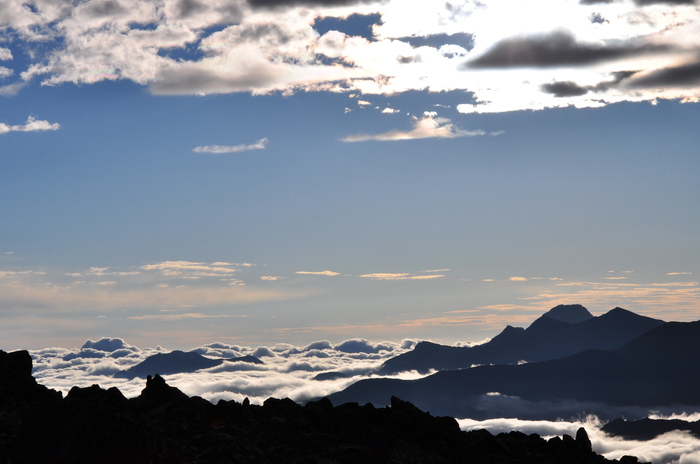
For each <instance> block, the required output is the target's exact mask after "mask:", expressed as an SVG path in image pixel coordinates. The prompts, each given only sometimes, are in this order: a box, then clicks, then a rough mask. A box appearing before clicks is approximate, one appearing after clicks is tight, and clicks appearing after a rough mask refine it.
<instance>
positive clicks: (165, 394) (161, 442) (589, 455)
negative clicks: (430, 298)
mask: <svg viewBox="0 0 700 464" xmlns="http://www.w3.org/2000/svg"><path fill="white" fill-rule="evenodd" d="M31 370H32V361H31V357H30V356H29V353H27V352H26V351H19V352H14V353H9V354H8V353H5V352H2V351H0V463H2V464H10V463H12V464H25V463H26V464H29V463H31V464H35V463H52V464H63V463H74V464H80V463H96V462H99V463H103V464H104V463H106V464H109V463H120V464H122V463H131V464H141V463H143V464H160V463H163V464H165V463H167V464H180V463H183V464H184V463H280V462H284V463H353V464H355V463H358V462H361V463H404V462H406V463H407V462H420V463H479V464H481V463H494V464H495V463H524V464H525V463H527V464H529V463H533V464H535V463H537V464H547V463H552V464H553V463H564V462H565V463H572V464H588V463H591V464H592V463H601V464H602V463H606V462H617V461H608V460H606V459H605V458H603V457H602V456H599V455H597V454H596V453H594V452H593V451H592V450H591V442H590V440H589V439H588V435H587V434H586V431H585V430H584V429H583V428H581V429H579V431H578V433H577V434H576V438H572V437H570V436H567V435H564V436H563V437H562V438H560V437H555V438H552V439H550V440H548V441H547V440H544V439H542V438H541V437H539V436H537V435H534V434H533V435H525V434H522V433H518V432H511V433H507V434H499V435H497V436H493V435H492V434H491V433H489V432H487V431H484V430H481V431H473V432H462V431H460V430H459V427H458V425H457V422H456V421H455V420H454V419H452V418H449V417H433V416H431V415H430V414H427V413H425V412H422V411H420V410H419V409H418V408H416V407H415V406H413V405H412V404H410V403H407V402H404V401H401V400H399V399H398V398H395V397H394V398H391V400H390V403H391V404H390V407H387V408H379V409H378V408H374V407H373V406H371V405H366V406H359V405H358V404H355V403H350V404H345V405H340V406H337V407H333V405H332V404H331V402H330V401H328V400H327V399H322V400H320V401H316V402H310V403H308V404H306V405H305V406H300V405H298V404H296V403H294V402H293V401H291V400H289V399H283V400H279V399H272V398H270V399H268V400H267V401H265V403H264V404H263V405H262V406H255V405H251V404H249V403H248V402H247V401H244V402H243V403H242V404H241V403H237V402H235V401H219V403H217V404H216V405H214V404H212V403H210V402H208V401H206V400H204V399H202V398H199V397H191V398H190V397H188V396H187V395H185V394H184V393H182V392H181V391H180V390H178V389H177V388H174V387H170V386H168V385H167V384H166V383H165V381H164V380H163V378H162V377H160V376H155V377H150V376H149V377H148V379H147V381H146V387H145V388H144V390H143V391H142V392H141V395H140V396H138V397H137V398H132V399H127V398H125V397H124V396H123V395H122V394H121V392H120V391H119V390H118V389H116V388H110V389H109V390H104V389H102V388H100V387H99V386H97V385H93V386H92V387H87V388H78V387H73V389H71V390H70V392H69V393H68V395H67V396H66V398H65V399H63V398H62V395H61V394H60V393H58V392H55V391H53V390H49V389H47V388H46V387H43V386H41V385H38V384H37V383H36V381H35V380H34V378H33V377H32V376H31ZM620 462H623V463H624V462H628V463H634V462H637V460H636V458H633V457H624V458H622V459H621V460H620Z"/></svg>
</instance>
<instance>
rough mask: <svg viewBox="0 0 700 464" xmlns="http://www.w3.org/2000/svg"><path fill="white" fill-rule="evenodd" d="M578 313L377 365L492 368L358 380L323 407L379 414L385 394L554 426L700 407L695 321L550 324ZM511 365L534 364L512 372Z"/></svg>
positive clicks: (441, 408)
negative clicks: (371, 409) (585, 416)
mask: <svg viewBox="0 0 700 464" xmlns="http://www.w3.org/2000/svg"><path fill="white" fill-rule="evenodd" d="M580 308H581V307H557V308H554V310H552V311H550V313H547V314H545V315H544V316H542V317H540V318H539V319H537V320H536V321H535V322H534V323H533V324H532V325H531V326H530V327H528V328H527V329H513V328H507V329H506V330H504V331H503V332H502V333H501V334H500V335H499V336H498V337H496V338H494V339H493V340H492V341H491V342H489V343H488V344H485V345H481V346H476V347H473V348H466V349H459V350H455V349H453V350H448V349H445V347H441V346H440V345H432V344H431V345H424V346H423V347H422V348H420V349H419V348H418V346H420V345H418V346H416V349H415V350H414V352H416V351H417V352H418V354H413V356H409V355H411V353H413V352H411V353H407V354H404V355H401V356H398V357H397V358H393V359H392V360H389V361H387V362H386V363H385V365H384V367H385V369H384V372H392V371H393V372H396V371H398V370H402V369H407V368H414V369H417V370H423V371H425V370H427V369H431V368H441V369H445V368H446V366H450V367H451V366H458V367H467V366H469V365H470V364H485V363H492V365H484V366H479V367H473V368H464V369H457V370H443V371H441V372H437V373H435V374H433V375H430V376H427V377H424V378H422V379H418V380H398V379H382V378H379V379H376V378H375V379H366V380H361V381H359V382H357V383H355V384H353V385H351V386H350V387H348V388H347V389H345V390H344V391H341V392H338V393H335V394H333V395H331V396H330V399H331V401H332V402H333V403H334V404H342V403H346V402H358V403H360V404H364V403H372V404H373V405H374V406H382V405H385V404H387V401H388V398H389V397H390V396H391V395H395V396H398V397H400V398H403V399H406V400H408V401H411V402H412V403H414V404H415V405H416V406H418V407H420V408H421V409H424V410H430V411H431V412H432V413H434V414H438V415H443V414H447V415H452V416H455V417H471V418H474V419H486V418H492V417H504V416H505V417H520V418H531V419H555V418H557V417H561V416H562V415H563V414H566V413H567V412H568V413H571V414H574V413H575V412H576V411H578V413H581V412H588V413H595V414H597V415H599V417H601V418H610V419H612V418H615V417H619V415H620V412H621V411H627V414H628V417H629V416H633V415H634V411H638V412H639V415H640V416H642V415H645V414H646V411H647V410H648V409H649V408H659V407H667V408H674V407H675V408H684V409H686V410H688V409H690V410H693V409H700V321H699V322H690V323H680V322H668V323H666V322H663V321H658V320H655V319H650V318H646V317H642V316H638V315H636V314H634V313H631V312H629V311H626V310H624V309H620V308H615V309H613V310H612V311H610V312H608V313H606V314H604V315H602V316H599V317H590V318H585V320H582V321H580V322H574V323H567V322H563V321H562V320H561V317H559V316H560V315H562V314H564V315H566V316H567V317H568V316H570V315H571V314H573V313H574V312H575V313H577V314H582V312H581V309H580ZM555 310H556V311H555ZM586 312H587V311H586ZM552 314H555V317H556V318H555V317H551V315H552ZM577 350H578V352H577V353H576V351H577ZM572 352H574V353H575V354H572ZM427 353H429V354H430V355H431V356H429V355H427ZM521 359H523V360H528V361H535V362H527V363H524V364H517V361H519V360H521ZM542 359H546V360H542ZM409 361H411V362H409ZM537 361H539V362H537ZM417 366H420V368H418V367H417Z"/></svg>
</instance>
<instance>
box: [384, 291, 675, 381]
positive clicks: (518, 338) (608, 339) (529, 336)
mask: <svg viewBox="0 0 700 464" xmlns="http://www.w3.org/2000/svg"><path fill="white" fill-rule="evenodd" d="M662 324H664V321H661V320H658V319H652V318H650V317H645V316H640V315H638V314H635V313H633V312H631V311H627V310H625V309H622V308H615V309H613V310H611V311H608V312H607V313H605V314H603V315H601V316H597V317H594V316H592V315H591V314H590V313H589V312H588V310H587V309H586V308H584V307H583V306H581V305H559V306H556V307H555V308H552V309H551V310H550V311H548V312H547V313H545V314H543V315H542V316H540V317H539V318H538V319H536V320H535V321H534V322H533V323H532V324H531V325H530V326H529V327H528V328H527V329H522V328H517V327H511V326H507V327H506V328H505V329H504V330H503V331H502V332H501V333H500V334H498V335H497V336H496V337H494V338H493V339H492V340H491V341H489V342H487V343H484V344H483V345H477V346H472V347H455V346H445V345H439V344H436V343H431V342H420V343H418V344H417V345H416V346H415V347H414V349H413V350H412V351H409V352H407V353H403V354H401V355H399V356H396V357H394V358H391V359H389V360H387V361H385V362H384V364H382V366H381V367H380V368H379V370H378V373H379V374H382V375H390V374H396V373H399V372H404V371H412V370H415V371H418V372H420V373H424V374H427V373H429V372H431V371H434V370H452V369H462V368H468V367H471V366H474V365H483V364H517V363H518V362H523V361H524V362H534V361H545V360H549V359H557V358H562V357H564V356H569V355H572V354H575V353H579V352H581V351H585V350H589V349H598V350H612V349H615V348H618V347H621V346H622V345H624V344H626V343H628V342H630V341H631V340H633V339H635V338H636V337H638V336H640V335H642V334H643V333H645V332H647V331H649V330H650V329H653V328H654V327H658V326H660V325H662Z"/></svg>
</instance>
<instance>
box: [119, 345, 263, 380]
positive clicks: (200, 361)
mask: <svg viewBox="0 0 700 464" xmlns="http://www.w3.org/2000/svg"><path fill="white" fill-rule="evenodd" d="M226 361H231V362H247V363H253V364H263V362H262V361H261V360H260V359H258V358H256V357H255V356H239V357H236V358H230V359H227V360H226ZM223 362H224V360H223V359H211V358H207V357H205V356H202V355H201V354H198V353H195V352H192V351H190V352H184V351H177V350H176V351H172V352H170V353H159V354H155V355H153V356H149V357H148V358H146V359H145V360H144V361H143V362H140V363H138V364H137V365H135V366H132V367H130V368H129V369H126V370H123V371H121V372H117V373H116V374H114V377H121V378H126V379H133V378H136V377H141V378H143V379H145V378H146V377H147V376H149V375H154V374H162V375H168V374H182V373H188V372H195V371H198V370H200V369H208V368H210V367H215V366H218V365H220V364H222V363H223Z"/></svg>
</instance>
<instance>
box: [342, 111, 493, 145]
mask: <svg viewBox="0 0 700 464" xmlns="http://www.w3.org/2000/svg"><path fill="white" fill-rule="evenodd" d="M484 135H492V136H495V135H500V132H498V133H497V132H492V133H488V132H485V131H482V130H475V131H466V130H463V129H460V128H459V127H457V126H455V125H454V124H453V123H452V121H451V120H449V119H447V118H442V117H439V116H438V115H437V113H436V112H434V111H426V112H425V113H423V116H422V117H421V118H415V119H414V122H413V128H412V129H411V130H408V131H401V130H398V129H394V130H391V131H389V132H384V133H382V134H355V135H348V136H347V137H345V138H343V139H341V140H342V141H343V142H367V141H370V140H376V141H382V142H386V141H395V140H414V139H428V138H440V139H453V138H457V137H476V136H484Z"/></svg>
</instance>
